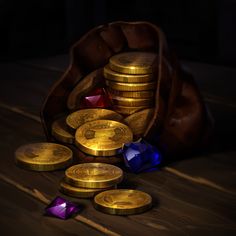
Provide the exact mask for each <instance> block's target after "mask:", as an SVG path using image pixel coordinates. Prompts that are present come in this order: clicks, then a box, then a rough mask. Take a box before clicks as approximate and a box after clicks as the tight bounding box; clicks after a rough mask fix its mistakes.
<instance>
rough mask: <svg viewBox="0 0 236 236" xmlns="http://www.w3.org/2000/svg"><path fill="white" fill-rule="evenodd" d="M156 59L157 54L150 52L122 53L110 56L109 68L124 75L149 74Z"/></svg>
mask: <svg viewBox="0 0 236 236" xmlns="http://www.w3.org/2000/svg"><path fill="white" fill-rule="evenodd" d="M156 59H157V54H155V53H152V52H124V53H120V54H116V55H114V56H112V57H111V58H110V60H109V66H110V68H111V69H112V70H114V71H117V72H120V73H124V74H135V75H136V74H150V73H153V71H154V68H153V65H154V63H155V60H156Z"/></svg>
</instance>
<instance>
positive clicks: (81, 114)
mask: <svg viewBox="0 0 236 236" xmlns="http://www.w3.org/2000/svg"><path fill="white" fill-rule="evenodd" d="M101 119H103V120H104V119H105V120H116V121H120V120H122V119H123V117H122V116H121V115H120V114H118V113H116V112H114V111H112V110H107V109H99V108H94V109H82V110H78V111H75V112H73V113H71V114H70V115H68V116H67V118H66V123H67V125H68V126H69V127H71V128H72V129H74V130H75V129H77V128H78V127H79V126H81V125H82V124H84V123H86V122H89V121H93V120H101Z"/></svg>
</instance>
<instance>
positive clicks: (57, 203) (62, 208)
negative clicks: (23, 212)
mask: <svg viewBox="0 0 236 236" xmlns="http://www.w3.org/2000/svg"><path fill="white" fill-rule="evenodd" d="M45 211H46V214H47V215H50V216H55V217H57V218H60V219H63V220H66V219H68V218H69V217H71V216H72V215H73V214H75V213H76V212H78V211H79V207H78V206H77V205H75V204H74V203H72V202H70V201H68V200H66V199H64V198H62V197H56V198H55V199H54V200H53V201H52V202H51V203H50V204H49V205H48V206H47V207H46V208H45Z"/></svg>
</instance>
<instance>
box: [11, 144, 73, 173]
mask: <svg viewBox="0 0 236 236" xmlns="http://www.w3.org/2000/svg"><path fill="white" fill-rule="evenodd" d="M72 156H73V153H72V151H71V150H70V149H69V148H68V147H65V146H63V145H61V144H56V143H32V144H27V145H24V146H21V147H19V148H18V149H17V150H16V152H15V161H16V164H17V165H18V166H20V167H22V168H25V169H28V170H35V171H52V170H57V169H62V168H65V167H67V166H68V165H70V164H71V162H72Z"/></svg>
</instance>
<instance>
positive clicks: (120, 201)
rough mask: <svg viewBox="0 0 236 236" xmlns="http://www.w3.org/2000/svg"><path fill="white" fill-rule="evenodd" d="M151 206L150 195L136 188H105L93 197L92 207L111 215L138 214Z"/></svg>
mask: <svg viewBox="0 0 236 236" xmlns="http://www.w3.org/2000/svg"><path fill="white" fill-rule="evenodd" d="M151 206H152V198H151V196H150V195H149V194H147V193H145V192H141V191H138V190H129V189H116V190H107V191H104V192H102V193H99V194H97V195H96V196H95V198H94V207H95V208H96V209H97V210H99V211H102V212H104V213H108V214H113V215H130V214H138V213H141V212H144V211H146V210H148V209H150V207H151Z"/></svg>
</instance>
